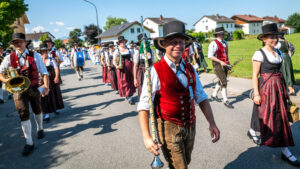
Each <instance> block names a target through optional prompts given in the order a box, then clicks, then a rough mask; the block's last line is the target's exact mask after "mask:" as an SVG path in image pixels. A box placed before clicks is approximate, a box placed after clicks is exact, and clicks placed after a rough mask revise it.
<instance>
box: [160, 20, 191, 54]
mask: <svg viewBox="0 0 300 169" xmlns="http://www.w3.org/2000/svg"><path fill="white" fill-rule="evenodd" d="M170 37H183V38H184V39H185V47H188V46H190V45H191V44H192V42H193V37H192V36H190V35H188V34H186V33H185V25H184V23H182V22H179V21H172V22H169V23H167V24H165V25H163V37H158V38H155V39H154V46H155V47H156V48H157V49H158V50H160V51H162V52H165V51H166V50H165V49H164V47H163V45H162V44H161V42H162V41H164V40H165V39H166V38H170Z"/></svg>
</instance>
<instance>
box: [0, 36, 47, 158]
mask: <svg viewBox="0 0 300 169" xmlns="http://www.w3.org/2000/svg"><path fill="white" fill-rule="evenodd" d="M11 43H12V44H13V45H14V47H15V48H16V52H13V53H12V54H10V55H8V56H7V57H5V59H4V60H3V62H2V64H1V66H0V80H1V81H2V82H4V83H6V82H8V81H9V80H10V79H7V78H6V77H4V74H5V72H6V70H7V69H8V68H9V67H12V68H14V69H16V70H17V71H18V72H19V74H20V75H22V76H26V77H28V78H29V79H30V82H31V84H30V87H29V88H28V89H27V90H26V91H25V92H22V93H14V95H13V96H14V102H15V106H16V109H17V111H18V112H19V115H20V119H21V126H22V130H23V133H24V136H25V139H26V144H25V147H24V150H23V151H22V154H23V155H24V156H27V155H29V154H30V153H31V152H32V151H33V149H34V143H33V141H32V137H31V122H30V119H29V103H30V105H31V108H32V111H33V113H34V114H35V115H34V118H35V121H36V123H37V130H38V132H37V137H38V139H42V138H43V137H44V130H43V113H42V110H41V95H42V96H43V97H44V96H46V95H47V94H48V92H49V79H48V72H47V69H46V67H45V64H44V63H43V60H42V58H41V55H39V54H38V53H37V52H29V51H28V49H26V44H27V42H26V40H25V34H23V33H16V34H13V36H12V41H11ZM39 73H40V74H41V75H42V77H43V80H44V85H43V87H44V90H43V91H42V93H40V92H39V90H38V84H39Z"/></svg>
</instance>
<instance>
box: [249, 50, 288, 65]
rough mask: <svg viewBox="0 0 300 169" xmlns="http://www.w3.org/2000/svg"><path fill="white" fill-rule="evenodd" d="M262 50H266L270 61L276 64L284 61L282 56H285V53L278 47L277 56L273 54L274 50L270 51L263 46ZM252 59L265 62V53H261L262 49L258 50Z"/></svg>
mask: <svg viewBox="0 0 300 169" xmlns="http://www.w3.org/2000/svg"><path fill="white" fill-rule="evenodd" d="M262 50H263V51H264V52H265V54H266V57H267V59H268V61H269V62H271V63H274V64H278V63H281V62H282V58H284V54H283V53H282V52H281V51H280V50H278V49H276V51H277V52H279V53H277V52H276V51H275V53H276V57H275V56H274V55H273V54H272V52H269V51H267V50H265V49H264V48H262ZM252 60H255V61H258V62H263V61H264V57H263V54H262V53H261V51H260V50H258V51H256V52H255V53H254V55H253V57H252Z"/></svg>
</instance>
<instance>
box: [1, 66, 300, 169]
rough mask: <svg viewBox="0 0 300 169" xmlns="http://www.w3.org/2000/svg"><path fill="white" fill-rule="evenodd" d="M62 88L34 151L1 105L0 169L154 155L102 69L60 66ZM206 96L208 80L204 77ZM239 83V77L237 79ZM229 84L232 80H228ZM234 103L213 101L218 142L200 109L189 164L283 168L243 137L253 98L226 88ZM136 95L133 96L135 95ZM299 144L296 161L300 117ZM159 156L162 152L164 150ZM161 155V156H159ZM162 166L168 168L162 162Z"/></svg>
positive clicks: (109, 167) (9, 109) (110, 163)
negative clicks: (58, 107)
mask: <svg viewBox="0 0 300 169" xmlns="http://www.w3.org/2000/svg"><path fill="white" fill-rule="evenodd" d="M61 71H62V75H63V76H62V78H63V85H62V86H61V88H62V92H63V98H64V101H65V109H63V110H62V111H61V114H60V115H58V116H55V115H54V114H53V115H51V116H52V120H51V121H50V122H49V123H45V125H44V127H45V134H46V137H45V138H44V139H42V140H37V139H36V125H35V122H34V120H33V119H32V124H33V136H34V142H35V145H36V149H35V150H34V152H33V154H31V155H30V156H28V157H22V156H21V151H22V149H23V146H24V144H25V139H24V138H23V134H22V131H21V127H20V120H19V117H18V114H17V113H16V112H15V109H14V105H13V103H12V100H8V101H7V102H6V103H5V104H2V105H0V133H1V134H0V168H1V169H2V168H3V169H43V168H55V169H69V168H72V169H83V168H84V169H147V168H150V163H151V161H152V159H153V156H152V155H151V154H150V153H149V152H148V151H147V150H146V149H145V147H144V143H143V141H142V136H141V132H140V128H139V123H138V116H137V111H136V106H137V104H136V105H129V104H128V103H127V102H126V101H125V99H123V98H120V97H119V96H118V95H116V94H115V93H114V91H112V90H111V87H110V86H106V85H104V84H103V83H102V78H101V73H100V72H101V67H100V66H95V65H93V64H92V63H91V62H90V61H88V62H87V65H86V66H85V72H84V80H83V81H78V80H77V78H76V75H75V72H74V70H73V69H70V68H63V69H62V70H61ZM201 81H202V83H203V85H204V87H205V91H206V92H207V94H208V95H210V94H211V93H212V88H211V87H212V85H213V84H212V83H211V80H206V79H205V78H201ZM241 82H242V79H241ZM229 85H230V83H229ZM229 98H230V100H231V101H232V102H233V105H234V106H235V108H234V109H233V110H232V109H228V108H226V107H225V106H224V105H223V104H222V103H216V102H211V105H212V108H213V111H214V116H215V120H216V123H217V125H218V127H219V129H220V131H221V140H220V141H219V142H218V143H215V144H213V143H211V138H210V135H209V132H208V123H207V122H206V120H205V118H204V116H203V114H202V113H201V111H200V109H199V108H197V109H196V110H197V134H196V141H195V146H194V151H193V154H192V162H191V164H190V165H189V168H192V169H222V168H226V169H288V168H293V167H291V166H289V165H288V164H287V163H284V162H283V161H282V160H281V159H280V149H278V148H268V147H263V146H262V147H258V146H256V145H255V144H254V143H253V142H252V141H251V140H250V139H249V138H248V137H247V136H246V133H247V130H248V128H249V124H250V118H251V112H252V105H253V103H252V101H251V100H249V99H248V98H247V97H246V96H245V95H243V94H240V93H239V92H234V91H229ZM135 100H137V97H135ZM292 132H293V135H294V141H295V144H296V146H295V147H292V148H291V151H292V152H294V153H295V155H296V156H297V157H298V159H300V123H299V122H298V123H296V124H293V125H292ZM161 159H163V157H162V156H161ZM163 160H164V159H163ZM165 168H167V167H165Z"/></svg>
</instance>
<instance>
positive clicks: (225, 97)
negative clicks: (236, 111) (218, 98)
mask: <svg viewBox="0 0 300 169" xmlns="http://www.w3.org/2000/svg"><path fill="white" fill-rule="evenodd" d="M221 93H222V97H223V101H224V102H226V101H228V98H227V88H225V87H222V92H221Z"/></svg>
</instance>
